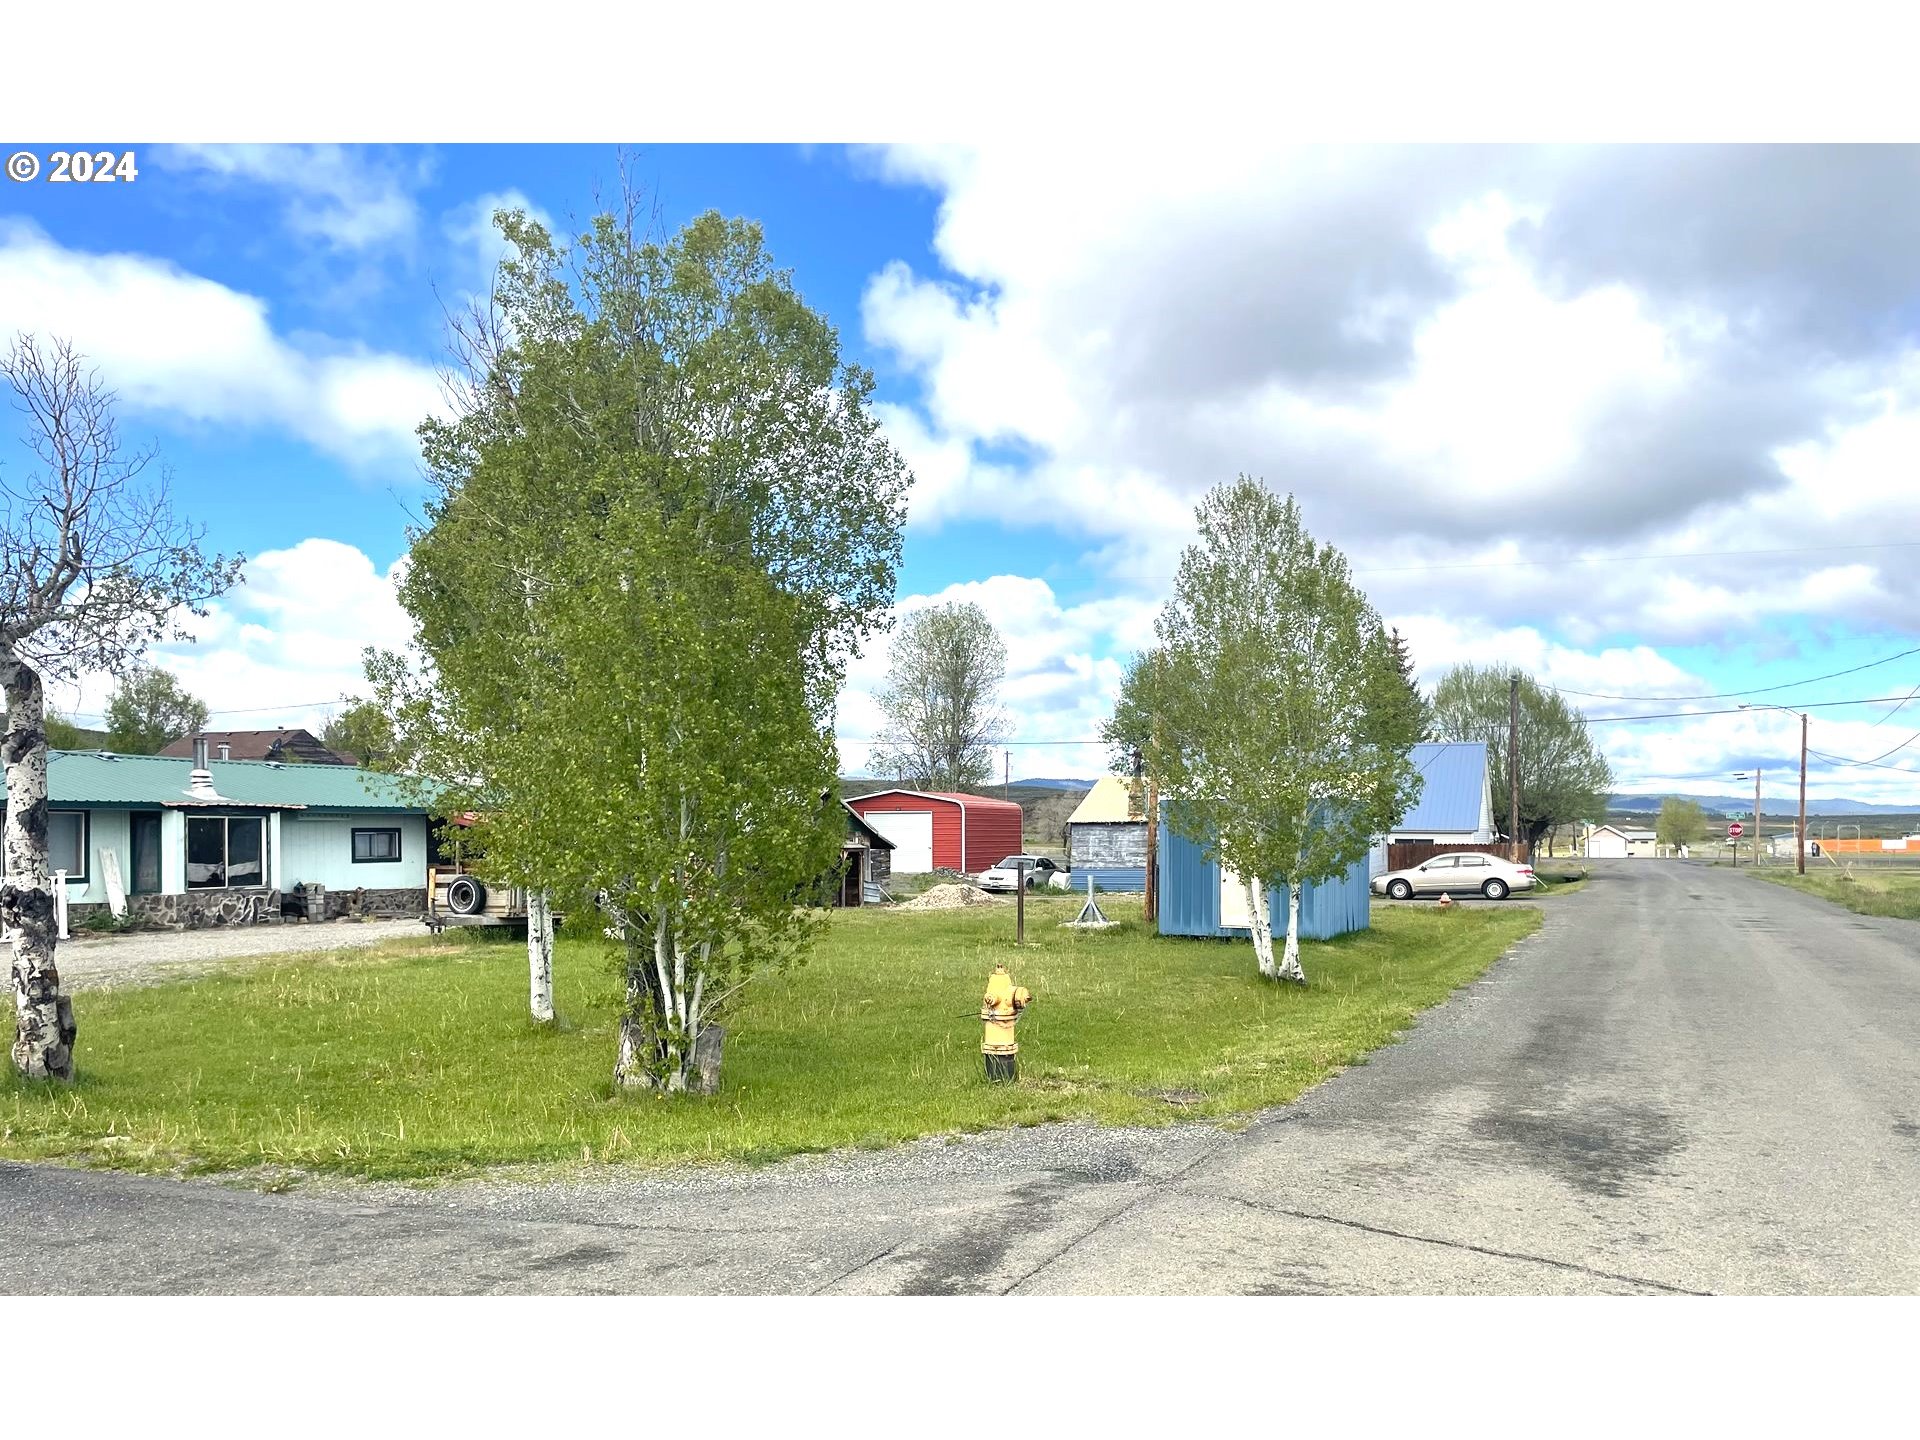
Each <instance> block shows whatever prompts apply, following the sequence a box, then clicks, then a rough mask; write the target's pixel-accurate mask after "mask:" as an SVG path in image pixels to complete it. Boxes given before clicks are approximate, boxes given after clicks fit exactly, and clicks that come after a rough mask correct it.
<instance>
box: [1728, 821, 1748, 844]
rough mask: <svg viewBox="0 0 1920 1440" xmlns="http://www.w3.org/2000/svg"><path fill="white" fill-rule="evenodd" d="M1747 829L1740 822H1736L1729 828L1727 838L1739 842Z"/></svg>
mask: <svg viewBox="0 0 1920 1440" xmlns="http://www.w3.org/2000/svg"><path fill="white" fill-rule="evenodd" d="M1745 829H1746V827H1745V826H1743V825H1742V824H1741V823H1740V822H1739V821H1738V820H1735V821H1734V822H1733V823H1732V824H1730V825H1729V826H1727V836H1728V838H1730V839H1733V840H1738V839H1739V838H1740V836H1741V835H1742V834H1744V833H1745Z"/></svg>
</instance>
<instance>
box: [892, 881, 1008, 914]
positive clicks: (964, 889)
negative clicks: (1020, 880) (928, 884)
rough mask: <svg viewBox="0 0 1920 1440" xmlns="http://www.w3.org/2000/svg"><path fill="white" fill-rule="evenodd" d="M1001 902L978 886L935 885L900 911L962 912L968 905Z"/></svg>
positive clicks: (903, 906) (907, 903)
mask: <svg viewBox="0 0 1920 1440" xmlns="http://www.w3.org/2000/svg"><path fill="white" fill-rule="evenodd" d="M1001 903H1003V902H1001V901H1000V900H998V899H996V898H995V897H994V896H992V895H989V894H988V893H987V892H986V891H984V890H982V889H981V888H980V887H979V886H978V885H935V886H934V887H933V888H932V889H931V890H928V891H927V892H926V893H925V894H924V895H921V896H919V897H918V898H917V899H913V900H908V901H907V902H905V903H904V904H902V905H901V906H899V907H898V908H899V909H902V910H964V909H966V908H967V907H968V906H969V905H999V904H1001Z"/></svg>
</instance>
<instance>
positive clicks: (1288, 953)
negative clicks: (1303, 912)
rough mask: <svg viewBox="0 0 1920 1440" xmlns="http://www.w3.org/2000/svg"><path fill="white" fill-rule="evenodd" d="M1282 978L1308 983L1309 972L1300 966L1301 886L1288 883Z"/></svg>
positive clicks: (1299, 983)
mask: <svg viewBox="0 0 1920 1440" xmlns="http://www.w3.org/2000/svg"><path fill="white" fill-rule="evenodd" d="M1280 978H1281V979H1282V980H1291V981H1293V982H1294V984H1296V985H1304V984H1306V983H1307V972H1306V971H1304V970H1302V969H1301V968H1300V887H1299V886H1298V885H1295V884H1292V883H1291V882H1289V884H1288V885H1287V945H1286V949H1285V950H1284V951H1283V952H1282V954H1281V956H1280Z"/></svg>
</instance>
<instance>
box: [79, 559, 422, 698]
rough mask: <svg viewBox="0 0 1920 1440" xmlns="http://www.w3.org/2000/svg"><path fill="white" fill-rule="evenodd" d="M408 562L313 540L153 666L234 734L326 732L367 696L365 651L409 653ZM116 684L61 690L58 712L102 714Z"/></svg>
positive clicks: (92, 682) (224, 601) (269, 565)
mask: <svg viewBox="0 0 1920 1440" xmlns="http://www.w3.org/2000/svg"><path fill="white" fill-rule="evenodd" d="M404 565H405V560H404V558H403V559H401V560H399V561H396V562H395V563H394V564H393V565H391V566H389V567H388V568H387V569H386V570H381V569H380V568H379V567H378V566H376V565H375V564H374V562H373V561H372V559H370V558H369V557H368V556H367V555H366V554H365V553H364V552H362V551H361V550H359V549H357V548H355V547H354V546H352V545H346V544H342V543H341V542H340V541H337V540H328V539H322V538H319V537H313V538H309V539H305V540H302V541H300V542H299V543H298V544H296V545H292V546H289V547H288V548H286V549H283V550H269V551H266V552H264V553H262V554H260V555H257V556H254V557H253V558H252V559H250V560H249V561H248V562H247V569H246V583H245V584H244V585H242V586H239V587H238V588H236V589H234V590H231V591H229V592H228V593H227V594H226V595H225V596H223V597H221V598H220V599H219V600H217V601H215V602H214V603H213V604H212V606H211V607H209V613H208V614H207V616H206V617H205V618H204V619H196V618H192V617H189V618H188V620H187V625H188V628H189V629H190V630H191V631H192V633H193V634H194V636H195V639H196V643H194V644H190V645H186V644H181V645H164V646H160V647H158V648H156V649H155V650H154V651H152V652H151V653H150V655H149V656H148V663H149V664H152V665H155V666H157V667H158V668H161V669H164V670H168V671H171V672H172V673H173V674H174V675H175V676H177V677H178V678H179V680H180V682H181V684H182V685H184V686H185V687H186V689H187V690H188V692H189V693H190V694H193V695H195V696H197V697H199V698H200V699H201V700H204V701H205V702H206V704H207V706H208V708H209V709H210V710H211V711H212V712H213V714H212V716H211V718H210V722H209V723H210V724H212V725H213V726H214V727H215V728H218V729H227V730H267V729H273V728H275V727H276V726H281V725H288V726H305V727H307V728H309V729H313V730H318V729H319V728H320V727H321V726H322V725H324V724H325V721H326V717H327V715H328V714H329V713H330V712H331V711H332V710H333V709H335V708H336V701H337V699H338V697H339V696H340V695H342V694H365V693H366V690H367V686H366V682H365V679H364V677H363V674H362V671H361V663H360V655H361V651H362V650H363V649H364V648H365V647H367V646H368V645H374V646H378V647H381V648H383V649H405V648H406V647H407V645H408V643H409V642H410V640H411V638H412V634H413V630H412V624H411V622H410V621H409V619H408V618H407V615H406V612H405V611H404V610H402V609H401V608H400V602H399V599H398V596H397V592H396V590H395V588H394V587H395V582H396V580H397V578H398V577H399V575H400V574H401V573H402V570H403V567H404ZM112 690H113V681H112V679H111V678H110V677H108V676H105V675H91V676H87V677H85V679H83V680H82V681H81V682H80V683H79V684H78V685H75V686H61V687H58V688H57V689H56V690H55V691H54V692H53V693H52V695H51V696H50V699H51V701H52V703H53V704H54V706H55V707H56V708H58V709H61V710H63V711H66V712H69V713H79V714H81V715H84V716H87V717H90V718H91V717H95V716H99V715H100V714H102V713H103V712H104V710H105V708H106V703H107V698H108V696H109V695H110V694H111V693H112Z"/></svg>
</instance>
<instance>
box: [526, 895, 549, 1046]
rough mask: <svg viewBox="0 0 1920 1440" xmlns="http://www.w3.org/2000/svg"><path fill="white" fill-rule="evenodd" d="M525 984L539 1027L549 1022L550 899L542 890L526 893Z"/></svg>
mask: <svg viewBox="0 0 1920 1440" xmlns="http://www.w3.org/2000/svg"><path fill="white" fill-rule="evenodd" d="M527 985H528V1001H529V1004H530V1006H531V1008H532V1010H533V1018H534V1019H535V1020H537V1021H539V1022H540V1023H541V1024H542V1025H547V1024H551V1023H552V1021H553V897H552V896H550V895H549V894H548V893H547V892H546V891H545V890H530V891H528V892H527Z"/></svg>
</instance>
